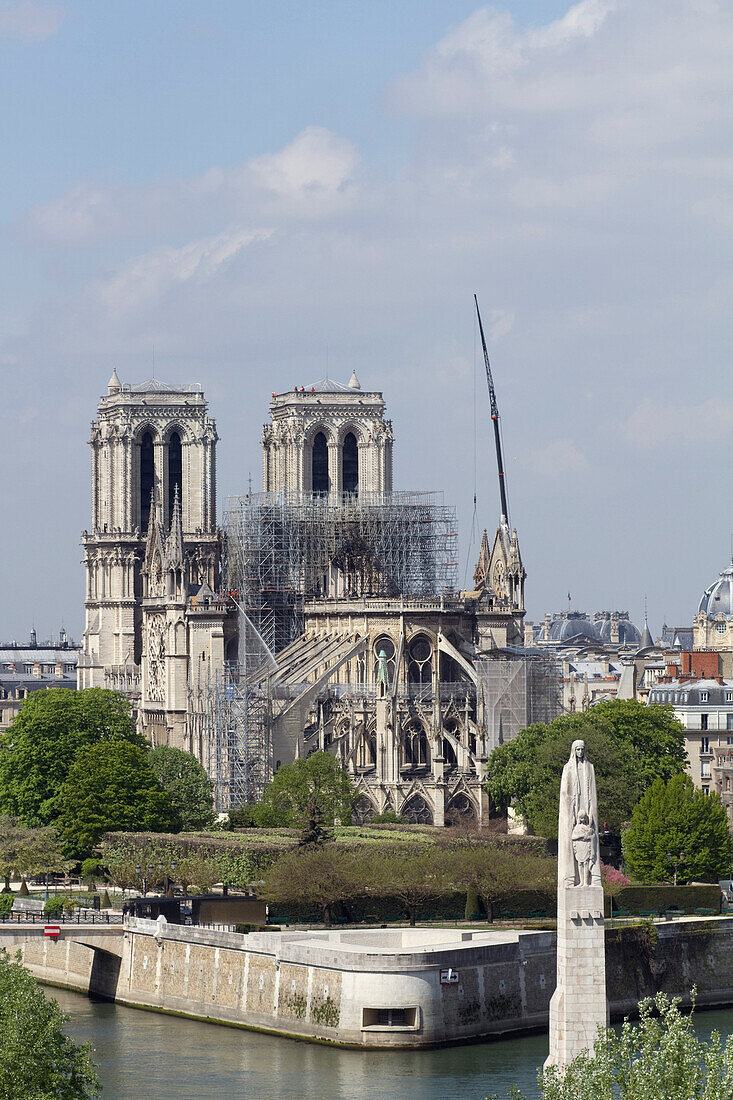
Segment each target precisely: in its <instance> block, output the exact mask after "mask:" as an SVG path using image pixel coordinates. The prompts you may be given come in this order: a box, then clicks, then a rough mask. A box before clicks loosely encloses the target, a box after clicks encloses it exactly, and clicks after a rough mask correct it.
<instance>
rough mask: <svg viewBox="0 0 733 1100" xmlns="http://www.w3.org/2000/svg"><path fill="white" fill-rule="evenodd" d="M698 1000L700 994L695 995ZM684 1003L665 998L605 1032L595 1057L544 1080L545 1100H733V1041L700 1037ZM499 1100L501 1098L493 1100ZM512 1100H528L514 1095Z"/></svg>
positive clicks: (584, 1058)
mask: <svg viewBox="0 0 733 1100" xmlns="http://www.w3.org/2000/svg"><path fill="white" fill-rule="evenodd" d="M693 999H694V990H693ZM679 1004H680V1002H679V999H674V1000H672V999H670V998H669V997H667V995H666V994H664V993H658V994H657V995H656V997H654V998H651V997H650V998H648V999H647V1000H644V1001H641V1003H640V1004H639V1022H638V1023H637V1024H634V1023H631V1022H630V1020H629V1019H628V1018H627V1019H626V1020H624V1023H623V1026H622V1027H621V1031H620V1032H614V1031H600V1032H599V1037H598V1039H597V1041H596V1043H595V1045H594V1047H593V1051H592V1053H584V1054H580V1055H578V1057H577V1058H575V1059H574V1060H573V1061H572V1062H571V1063H570V1065H569V1066H568V1067H567V1068H566V1069H563V1070H560V1069H558V1068H557V1067H552V1068H551V1069H549V1070H546V1071H545V1072H544V1073H543V1074H540V1077H539V1086H540V1091H541V1098H542V1100H609V1098H610V1097H616V1098H617V1100H665V1098H670V1100H671V1098H672V1097H673V1098H674V1100H722V1098H723V1097H729V1096H732V1095H733V1036H729V1037H728V1039H727V1041H726V1043H725V1046H723V1044H722V1042H721V1038H720V1035H719V1034H718V1032H717V1031H714V1032H713V1033H712V1035H711V1036H710V1039H709V1040H707V1041H705V1040H703V1039H698V1037H697V1036H696V1035H695V1031H694V1028H693V1022H692V1017H691V1016H686V1015H684V1014H683V1013H682V1012H680V1008H679ZM490 1100H496V1097H494V1098H490ZM512 1100H525V1098H524V1097H523V1095H522V1093H521V1092H519V1090H518V1089H512Z"/></svg>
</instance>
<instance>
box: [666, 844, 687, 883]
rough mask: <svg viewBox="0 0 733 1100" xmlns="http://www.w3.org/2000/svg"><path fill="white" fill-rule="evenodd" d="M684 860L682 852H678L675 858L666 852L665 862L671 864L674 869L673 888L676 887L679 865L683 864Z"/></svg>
mask: <svg viewBox="0 0 733 1100" xmlns="http://www.w3.org/2000/svg"><path fill="white" fill-rule="evenodd" d="M684 859H685V853H684V852H680V854H679V855H678V856H677V857H676V858H675V857H674V856H673V855H672V853H671V852H667V862H668V863H671V864H672V866H673V867H674V884H675V886H676V885H677V871H678V870H679V867H680V865H681V864H682V863H683V862H684Z"/></svg>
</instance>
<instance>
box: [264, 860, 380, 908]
mask: <svg viewBox="0 0 733 1100" xmlns="http://www.w3.org/2000/svg"><path fill="white" fill-rule="evenodd" d="M368 864H369V859H368V857H367V856H366V855H365V854H364V853H361V852H344V851H337V850H335V849H334V848H333V847H332V846H329V847H326V848H299V849H298V850H297V851H295V852H288V853H287V855H284V856H282V857H281V858H280V859H278V860H277V861H276V862H275V863H273V865H272V866H271V867H270V868H269V870H268V871H267V872H266V874H265V884H264V887H263V889H262V896H263V897H264V898H265V899H266V900H267V901H270V902H284V903H286V904H291V903H292V904H295V903H297V904H305V905H308V904H310V905H315V906H317V907H318V908H319V909H320V910H321V912H322V914H323V922H324V924H325V925H326V927H327V928H328V927H329V926H330V924H331V911H332V909H333V906H334V905H336V904H337V902H340V901H344V900H346V898H351V897H358V896H359V895H363V894H364V892H365V888H366V885H367V874H368V871H367V868H368Z"/></svg>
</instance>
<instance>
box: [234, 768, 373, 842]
mask: <svg viewBox="0 0 733 1100" xmlns="http://www.w3.org/2000/svg"><path fill="white" fill-rule="evenodd" d="M355 794H356V791H355V788H354V785H353V784H352V782H351V780H350V779H349V776H348V773H347V772H346V771H344V769H343V768H342V767H341V765H340V764H339V762H338V760H337V759H336V757H335V756H331V754H330V753H328V752H314V753H313V754H312V756H309V757H308V758H307V759H306V760H295V761H294V762H293V763H292V764H287V765H286V766H285V767H283V768H280V769H279V771H278V772H277V773H276V774H275V778H274V779H273V780H272V782H271V783H270V784H268V786H267V787H266V788H265V793H264V795H263V798H262V801H261V802H259V803H257V804H256V805H255V806H253V807H252V818H253V820H254V821H255V824H257V825H259V826H264V827H273V826H275V827H277V826H283V827H285V828H290V829H297V828H307V827H308V826H309V824H310V823H311V821H312V817H313V811H314V809H317V811H318V813H319V814H320V819H319V820H320V821H321V822H323V823H327V824H329V825H333V824H334V823H335V822H336V821H337V820H341V821H346V820H348V817H349V814H350V813H351V807H352V805H353V802H354V797H355Z"/></svg>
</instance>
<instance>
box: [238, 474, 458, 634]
mask: <svg viewBox="0 0 733 1100" xmlns="http://www.w3.org/2000/svg"><path fill="white" fill-rule="evenodd" d="M224 531H225V561H224V570H225V571H224V577H225V585H226V588H227V590H228V591H229V592H230V593H234V594H235V595H236V598H237V599H238V600H239V601H241V602H242V604H243V605H244V607H245V608H246V610H247V613H248V615H249V616H250V618H251V620H252V622H253V624H254V625H255V627H256V628H257V630H258V631H259V633H260V634H261V636H262V638H263V639H264V641H265V642H266V643H267V645H268V647H269V648H270V650H271V651H272V652H273V653H278V652H280V651H281V650H282V649H284V648H285V646H286V645H289V644H290V642H292V641H293V640H294V639H295V638H296V637H297V636H298V635H299V634H300V632H301V629H302V609H303V601H304V600H306V599H317V598H319V597H323V596H326V595H329V594H330V595H338V596H343V597H344V598H347V599H361V598H363V597H367V596H380V597H396V596H405V597H416V596H436V595H441V594H443V593H450V592H452V591H454V589H455V586H456V583H457V575H458V551H457V540H458V536H457V534H456V516H455V509H454V508H452V507H450V506H448V505H446V504H444V502H443V496H442V494H440V493H428V492H425V493H404V492H399V493H361V494H359V495H358V496H357V495H356V494H353V495H351V494H347V495H342V496H338V497H335V496H334V494H327V495H326V494H324V495H319V494H313V493H259V494H254V495H248V496H246V497H235V498H231V499H230V501H229V506H228V508H227V510H226V512H225V515H224Z"/></svg>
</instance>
